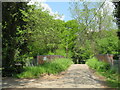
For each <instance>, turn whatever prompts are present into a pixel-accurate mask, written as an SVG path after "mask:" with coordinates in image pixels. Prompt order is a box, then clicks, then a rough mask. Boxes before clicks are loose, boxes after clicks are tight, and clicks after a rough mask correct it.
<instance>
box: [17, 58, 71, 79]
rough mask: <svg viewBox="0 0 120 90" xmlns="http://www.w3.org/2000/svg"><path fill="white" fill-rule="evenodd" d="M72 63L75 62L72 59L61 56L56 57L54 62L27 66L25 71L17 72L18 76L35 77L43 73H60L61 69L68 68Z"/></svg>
mask: <svg viewBox="0 0 120 90" xmlns="http://www.w3.org/2000/svg"><path fill="white" fill-rule="evenodd" d="M71 64H73V62H72V60H71V59H66V58H60V59H55V60H54V61H53V62H46V63H45V64H43V65H39V66H33V67H25V68H24V72H22V73H20V74H17V77H18V78H35V77H39V76H40V75H41V74H44V73H46V74H58V73H60V72H61V71H64V70H66V69H67V68H68V67H69V66H70V65H71Z"/></svg>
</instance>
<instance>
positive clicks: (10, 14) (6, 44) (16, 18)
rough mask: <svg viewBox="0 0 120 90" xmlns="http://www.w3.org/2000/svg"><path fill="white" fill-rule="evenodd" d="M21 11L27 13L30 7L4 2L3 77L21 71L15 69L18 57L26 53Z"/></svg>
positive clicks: (24, 4) (23, 3)
mask: <svg viewBox="0 0 120 90" xmlns="http://www.w3.org/2000/svg"><path fill="white" fill-rule="evenodd" d="M20 9H21V10H24V11H27V9H28V6H27V3H25V2H3V3H2V39H3V42H2V46H3V52H2V54H3V57H2V61H3V64H2V67H3V73H4V74H3V75H5V73H9V72H11V73H9V74H10V75H11V74H12V72H15V71H17V70H18V71H19V69H17V68H15V63H16V62H17V60H16V57H17V55H22V54H24V53H25V52H26V44H27V42H26V36H27V33H26V30H25V27H24V26H25V24H26V22H24V21H23V17H24V15H23V14H22V13H21V11H20Z"/></svg>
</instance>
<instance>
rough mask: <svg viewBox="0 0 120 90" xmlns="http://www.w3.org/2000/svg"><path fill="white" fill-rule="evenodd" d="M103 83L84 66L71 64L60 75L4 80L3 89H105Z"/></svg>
mask: <svg viewBox="0 0 120 90" xmlns="http://www.w3.org/2000/svg"><path fill="white" fill-rule="evenodd" d="M104 83H105V82H104V81H103V80H100V78H99V77H97V76H96V75H94V74H93V73H92V72H91V70H89V68H88V66H87V65H86V64H73V65H71V66H70V67H69V69H68V70H67V71H66V72H63V73H61V75H56V76H54V75H50V76H48V75H45V76H43V77H42V78H38V79H15V78H4V79H3V86H2V87H3V88H105V87H106V86H105V85H103V84H104Z"/></svg>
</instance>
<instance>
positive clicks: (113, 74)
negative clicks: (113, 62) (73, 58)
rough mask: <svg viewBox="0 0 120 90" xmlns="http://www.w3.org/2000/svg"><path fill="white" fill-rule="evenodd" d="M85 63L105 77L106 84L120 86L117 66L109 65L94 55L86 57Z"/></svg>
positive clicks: (114, 86)
mask: <svg viewBox="0 0 120 90" xmlns="http://www.w3.org/2000/svg"><path fill="white" fill-rule="evenodd" d="M86 64H87V65H88V66H89V67H91V68H92V69H94V70H96V72H97V73H98V74H100V75H102V76H104V77H106V81H107V84H108V86H110V87H113V88H116V87H119V86H120V74H119V73H118V70H117V69H118V68H117V67H110V65H109V64H108V63H105V62H102V61H98V59H96V58H95V57H94V58H92V59H88V60H87V62H86Z"/></svg>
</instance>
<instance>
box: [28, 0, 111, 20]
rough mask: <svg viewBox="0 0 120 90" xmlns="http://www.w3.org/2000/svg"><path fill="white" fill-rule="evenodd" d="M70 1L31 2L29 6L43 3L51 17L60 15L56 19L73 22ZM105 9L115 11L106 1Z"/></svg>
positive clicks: (39, 0)
mask: <svg viewBox="0 0 120 90" xmlns="http://www.w3.org/2000/svg"><path fill="white" fill-rule="evenodd" d="M68 1H69V0H64V1H63V0H53V1H52V0H31V1H30V3H29V4H34V2H41V6H42V7H44V10H48V11H49V12H50V15H54V14H60V15H62V16H61V17H59V16H57V17H56V19H60V20H64V21H68V20H72V17H71V13H70V10H69V7H70V4H69V2H68ZM94 1H95V0H94ZM99 1H100V0H99ZM101 1H102V0H101ZM105 8H108V9H109V11H112V10H113V6H112V2H110V1H109V0H106V3H105Z"/></svg>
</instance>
